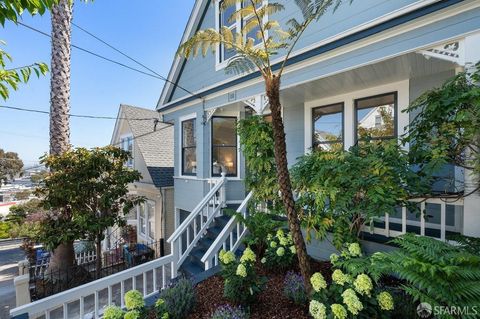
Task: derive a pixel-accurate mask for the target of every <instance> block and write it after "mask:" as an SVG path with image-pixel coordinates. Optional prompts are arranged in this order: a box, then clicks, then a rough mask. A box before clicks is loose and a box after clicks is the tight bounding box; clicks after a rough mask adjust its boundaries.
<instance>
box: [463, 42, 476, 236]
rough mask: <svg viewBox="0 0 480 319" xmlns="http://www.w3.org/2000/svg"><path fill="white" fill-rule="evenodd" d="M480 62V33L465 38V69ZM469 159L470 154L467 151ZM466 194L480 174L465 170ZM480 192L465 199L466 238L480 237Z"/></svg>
mask: <svg viewBox="0 0 480 319" xmlns="http://www.w3.org/2000/svg"><path fill="white" fill-rule="evenodd" d="M479 61H480V33H476V34H473V35H470V36H467V37H466V38H465V69H466V71H468V70H469V69H472V68H473V67H474V66H475V64H476V63H477V62H479ZM478 138H479V139H480V137H478ZM466 156H467V158H469V157H470V152H469V151H468V150H467V154H466ZM464 181H465V186H464V187H465V194H469V193H471V192H473V191H474V190H475V189H476V188H477V187H478V185H479V183H480V177H479V176H478V174H473V172H472V171H471V170H465V178H464ZM479 207H480V192H479V191H476V192H474V193H473V194H471V195H469V196H467V197H465V200H464V207H463V214H464V218H463V234H464V235H466V236H472V237H480V209H479Z"/></svg>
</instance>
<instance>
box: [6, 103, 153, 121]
mask: <svg viewBox="0 0 480 319" xmlns="http://www.w3.org/2000/svg"><path fill="white" fill-rule="evenodd" d="M2 108H4V109H9V110H15V111H22V112H31V113H39V114H46V115H50V112H49V111H42V110H36V109H29V108H23V107H17V106H9V105H0V109H2ZM68 116H69V117H76V118H87V119H97V120H132V121H159V119H158V118H157V117H144V118H127V117H111V116H96V115H81V114H69V115H68Z"/></svg>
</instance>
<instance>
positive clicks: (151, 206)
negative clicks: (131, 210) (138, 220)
mask: <svg viewBox="0 0 480 319" xmlns="http://www.w3.org/2000/svg"><path fill="white" fill-rule="evenodd" d="M146 206H147V233H148V234H147V235H148V237H150V238H151V239H155V202H153V201H147V203H146Z"/></svg>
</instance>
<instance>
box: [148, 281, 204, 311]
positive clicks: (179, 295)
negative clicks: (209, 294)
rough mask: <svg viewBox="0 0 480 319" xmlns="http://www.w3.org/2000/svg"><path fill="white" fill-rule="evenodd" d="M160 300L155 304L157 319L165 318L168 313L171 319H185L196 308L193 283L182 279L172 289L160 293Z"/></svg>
mask: <svg viewBox="0 0 480 319" xmlns="http://www.w3.org/2000/svg"><path fill="white" fill-rule="evenodd" d="M159 300H163V302H162V301H159ZM159 300H157V302H156V303H155V311H156V313H157V318H164V316H165V313H168V318H170V319H183V318H185V317H186V316H187V315H188V314H189V313H190V311H191V310H192V309H193V307H194V306H195V289H194V288H193V283H192V282H191V281H190V280H188V279H185V278H182V279H180V280H179V281H178V282H177V283H176V284H175V285H173V286H172V287H170V288H167V289H164V290H163V291H162V292H160V296H159Z"/></svg>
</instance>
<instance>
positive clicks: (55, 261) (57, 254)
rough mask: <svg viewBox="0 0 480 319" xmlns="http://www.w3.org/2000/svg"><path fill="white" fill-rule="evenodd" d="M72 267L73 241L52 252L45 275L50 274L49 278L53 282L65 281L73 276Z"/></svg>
mask: <svg viewBox="0 0 480 319" xmlns="http://www.w3.org/2000/svg"><path fill="white" fill-rule="evenodd" d="M74 265H75V251H74V249H73V241H69V242H65V243H62V244H60V246H58V247H57V248H55V250H54V251H53V255H52V257H51V259H50V263H49V265H48V271H47V274H51V278H52V279H54V280H61V281H66V280H68V279H73V278H72V277H73V274H75V269H74V267H73V266H74Z"/></svg>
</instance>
